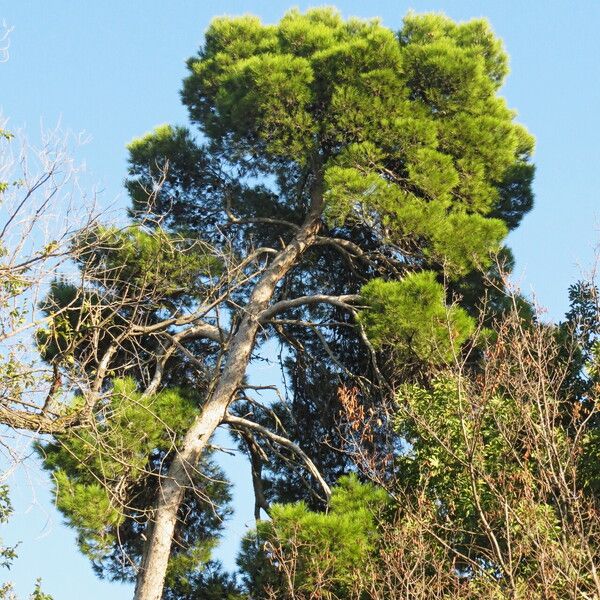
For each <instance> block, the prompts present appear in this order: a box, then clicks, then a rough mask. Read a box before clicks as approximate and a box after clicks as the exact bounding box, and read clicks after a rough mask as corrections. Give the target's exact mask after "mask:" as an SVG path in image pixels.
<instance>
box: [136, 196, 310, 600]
mask: <svg viewBox="0 0 600 600" xmlns="http://www.w3.org/2000/svg"><path fill="white" fill-rule="evenodd" d="M320 214H321V198H320V194H316V193H315V194H313V206H312V209H311V211H310V214H309V216H308V218H307V220H306V222H305V223H304V225H303V226H302V227H301V229H300V230H299V231H298V233H297V234H296V236H295V237H294V239H293V240H292V241H291V242H290V244H289V245H287V246H286V247H285V248H284V249H283V250H282V251H281V252H280V253H279V254H278V255H277V257H276V258H275V259H274V261H273V262H272V263H271V265H270V266H269V268H268V269H267V270H266V271H265V273H263V275H262V277H261V278H260V279H259V281H258V283H257V284H256V286H255V287H254V290H253V291H252V294H251V295H250V299H249V301H248V304H247V305H246V307H245V310H244V316H243V317H242V320H241V322H240V326H239V328H238V330H237V332H236V333H235V335H234V336H233V338H232V340H231V344H230V348H229V351H228V354H227V359H226V362H225V365H224V367H223V371H222V372H221V375H220V377H219V381H218V383H217V385H216V387H215V390H214V392H213V394H212V396H211V397H210V398H209V400H208V401H207V403H206V404H205V406H204V407H203V409H202V413H201V414H200V415H199V416H198V417H197V418H196V420H195V421H194V423H193V424H192V426H191V427H190V429H189V430H188V432H187V433H186V435H185V438H184V440H183V443H182V444H181V447H180V448H179V452H178V453H177V455H176V456H175V458H174V460H173V462H172V464H171V467H170V468H169V472H168V474H167V476H166V477H165V478H164V479H162V480H161V484H160V487H159V492H158V498H157V502H156V509H155V511H154V519H153V522H152V524H151V526H150V527H148V528H147V532H146V536H147V537H146V542H145V544H144V556H143V559H142V563H141V565H140V571H139V573H138V578H137V584H136V589H135V595H134V600H160V598H161V597H162V593H163V587H164V581H165V575H166V571H167V564H168V562H169V556H170V553H171V541H172V539H173V532H174V529H175V524H176V521H177V512H178V510H179V506H180V505H181V502H182V500H183V495H184V492H185V489H186V486H188V485H189V483H190V476H191V473H192V472H193V471H194V469H195V468H196V465H197V464H198V460H199V458H200V456H201V455H202V452H203V451H204V449H205V448H206V445H207V444H208V442H209V440H210V438H211V436H212V434H213V433H214V431H215V429H216V428H217V427H218V426H219V425H220V424H221V423H222V421H223V419H224V417H225V413H226V411H227V407H228V406H229V404H230V403H231V401H232V400H233V398H234V397H235V393H236V392H237V390H238V389H239V387H240V386H241V385H242V384H243V379H244V375H245V374H246V369H247V367H248V363H249V361H250V356H251V354H252V349H253V347H254V341H255V338H256V333H257V331H258V328H259V326H260V320H259V319H260V315H261V313H262V312H263V311H264V310H265V309H266V308H267V307H268V306H269V303H270V302H271V299H272V297H273V293H274V291H275V288H276V286H277V283H278V282H279V281H280V280H281V279H282V278H283V277H284V276H285V275H286V273H288V271H289V270H290V269H291V268H292V267H293V266H294V264H296V261H297V259H298V257H299V256H300V255H301V254H302V252H304V250H305V249H306V248H307V247H308V246H309V245H310V244H311V242H312V241H313V240H314V237H315V235H316V234H317V232H318V228H319V222H320Z"/></svg>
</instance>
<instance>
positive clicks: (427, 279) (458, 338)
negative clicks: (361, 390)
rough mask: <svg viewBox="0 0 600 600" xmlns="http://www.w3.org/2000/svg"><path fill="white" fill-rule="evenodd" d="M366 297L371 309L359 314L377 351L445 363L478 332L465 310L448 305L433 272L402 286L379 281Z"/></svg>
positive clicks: (411, 278) (407, 280)
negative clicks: (387, 350) (395, 351)
mask: <svg viewBox="0 0 600 600" xmlns="http://www.w3.org/2000/svg"><path fill="white" fill-rule="evenodd" d="M361 294H362V296H363V298H364V301H365V303H366V304H367V305H368V307H369V308H367V309H364V310H363V311H362V312H361V313H360V322H361V323H362V325H363V326H364V328H365V330H366V333H367V336H368V338H369V339H370V340H371V342H372V343H373V345H374V346H375V347H376V348H381V347H382V346H384V345H386V346H391V347H394V348H396V349H398V350H399V351H400V352H402V353H405V354H406V353H408V354H414V355H416V356H417V357H418V358H419V359H421V360H423V361H426V362H440V361H442V362H443V361H448V360H451V359H452V357H453V355H454V353H456V352H458V351H459V350H460V347H461V345H462V344H463V343H464V342H465V341H466V339H467V338H468V337H469V335H471V333H472V332H473V329H474V321H473V319H471V317H469V316H468V315H467V313H466V312H465V311H464V310H463V309H462V308H460V307H458V306H447V305H446V302H445V292H444V288H443V286H442V285H441V284H439V283H437V281H436V279H435V274H434V273H432V272H429V271H424V272H421V273H415V274H411V275H407V276H406V277H405V278H404V279H403V280H401V281H383V280H381V279H374V280H372V281H370V282H369V283H368V284H366V285H365V286H363V288H362V290H361Z"/></svg>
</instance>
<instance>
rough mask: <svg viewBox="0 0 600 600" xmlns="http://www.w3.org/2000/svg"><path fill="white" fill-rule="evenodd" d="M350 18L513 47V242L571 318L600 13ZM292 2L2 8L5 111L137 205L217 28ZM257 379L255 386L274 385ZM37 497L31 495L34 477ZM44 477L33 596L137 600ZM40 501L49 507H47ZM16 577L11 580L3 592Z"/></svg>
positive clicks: (529, 278) (599, 78)
mask: <svg viewBox="0 0 600 600" xmlns="http://www.w3.org/2000/svg"><path fill="white" fill-rule="evenodd" d="M336 4H337V6H338V8H340V10H341V11H342V13H343V14H344V16H351V15H354V16H363V17H372V16H379V17H381V18H382V20H383V22H384V24H385V25H387V26H389V27H391V28H393V29H397V28H399V26H400V23H401V19H402V16H403V15H404V14H405V13H406V12H407V11H408V10H409V9H411V8H412V9H414V10H415V11H417V12H426V11H442V12H445V13H446V14H448V15H449V16H451V17H453V18H455V19H458V20H465V19H469V18H472V17H480V16H485V17H487V18H488V19H489V20H490V21H491V23H492V26H493V28H494V30H495V31H496V33H497V34H498V35H499V36H500V37H501V38H503V40H504V42H505V45H506V48H507V49H508V52H509V54H510V56H511V68H512V72H511V75H510V77H509V79H508V82H507V84H506V86H505V88H504V89H503V94H504V95H505V96H506V97H507V99H508V102H509V105H510V106H512V107H514V108H515V109H517V111H518V113H519V120H520V121H521V122H522V123H524V124H525V125H526V126H527V127H528V128H529V130H530V131H531V132H532V133H533V134H534V135H535V136H536V138H537V151H536V155H535V162H536V164H537V168H538V171H537V178H536V182H535V192H536V205H535V207H534V210H533V211H532V213H531V214H530V215H529V216H528V217H526V218H525V220H524V221H523V224H522V225H521V227H520V229H519V230H518V231H517V232H516V233H514V234H513V235H512V236H511V238H510V245H511V246H512V248H513V250H514V252H515V255H516V258H517V270H516V279H517V280H520V281H521V282H522V287H523V289H524V291H526V292H531V290H535V293H536V297H537V299H538V301H539V302H540V304H541V305H543V306H546V307H547V308H548V310H549V316H550V317H552V318H560V316H561V315H562V313H563V312H564V310H565V308H566V305H567V301H566V290H567V287H568V285H569V284H570V283H572V282H573V281H574V280H575V279H577V277H578V275H579V273H580V269H581V268H584V269H585V268H589V267H591V266H592V257H593V247H594V246H595V244H596V243H597V241H598V239H599V236H598V232H597V226H598V218H599V210H598V208H597V207H598V206H599V203H598V198H599V196H600V144H599V143H598V136H599V134H600V61H599V57H600V36H599V35H598V31H600V2H598V0H577V1H576V2H572V1H569V0H562V1H560V0H528V1H520V2H517V1H515V0H512V1H510V0H488V1H475V0H471V1H468V0H447V1H444V0H437V1H436V0H431V1H414V0H413V1H410V2H403V1H400V0H390V1H383V0H382V1H376V0H373V1H371V2H363V1H345V0H344V1H342V0H340V1H338V2H337V3H336ZM294 5H296V6H299V7H300V8H301V9H305V8H307V7H308V6H314V5H317V4H315V3H306V2H300V3H298V2H296V3H294V2H293V1H290V3H288V2H282V1H280V0H254V1H241V0H238V1H234V0H221V1H220V2H209V1H206V0H195V1H192V0H171V1H170V2H165V1H164V0H163V1H158V0H102V1H96V2H91V1H87V2H85V1H77V0H62V1H55V2H48V1H47V0H0V23H1V22H2V19H5V20H6V22H7V23H8V24H9V25H12V26H14V31H13V32H12V34H11V36H10V41H11V45H10V60H9V61H8V62H7V63H0V109H1V111H2V114H3V115H4V116H6V117H9V118H10V125H11V127H12V128H16V127H21V126H26V127H27V131H28V135H29V137H31V138H33V139H35V137H36V135H37V133H38V131H39V124H40V119H43V121H44V123H45V124H46V125H54V124H55V123H56V122H57V121H58V119H61V121H62V125H63V127H65V128H68V129H71V130H73V131H75V132H80V131H83V130H85V131H86V132H88V133H89V134H90V135H91V142H90V143H89V144H88V145H87V146H85V147H84V148H82V149H81V150H80V151H78V154H79V157H80V158H83V159H85V161H86V163H87V173H88V176H87V180H88V181H91V182H97V183H98V184H99V187H100V189H101V190H103V191H102V194H101V201H102V203H103V204H109V203H110V202H112V201H113V200H115V199H116V198H118V197H119V195H121V196H120V200H118V201H119V202H120V203H121V204H125V202H126V200H125V199H124V198H123V196H122V191H121V182H122V180H123V177H124V175H125V161H126V151H125V144H126V143H127V142H128V141H129V140H131V139H132V138H134V137H136V136H138V135H140V134H142V133H144V132H145V131H148V130H149V129H151V128H152V127H154V126H155V125H157V124H159V123H164V122H171V123H185V121H186V115H185V111H184V110H183V108H182V107H181V105H180V102H179V89H180V84H181V79H182V77H183V76H184V74H185V67H184V61H185V59H186V58H187V57H188V56H190V55H191V54H192V53H194V52H195V51H196V49H197V47H198V46H199V44H200V43H201V41H202V35H203V32H204V30H205V29H206V27H207V25H208V23H209V21H210V19H211V18H212V17H214V16H217V15H222V14H232V15H234V14H242V13H254V14H257V15H259V16H261V17H262V18H263V20H264V21H265V22H274V21H276V20H277V19H279V17H280V16H281V15H282V14H283V13H284V12H285V10H287V9H288V8H290V7H291V6H294ZM266 376H267V374H259V373H256V374H255V377H260V378H261V379H262V378H263V377H265V378H266ZM231 473H232V474H233V477H234V479H235V480H237V481H238V482H239V485H238V492H237V494H236V504H237V505H238V506H239V507H240V509H242V510H240V512H241V517H240V518H239V519H238V520H237V521H236V522H235V524H234V526H233V528H232V534H231V536H230V539H228V541H227V542H226V543H225V544H224V546H223V548H222V550H221V553H222V556H223V558H224V559H226V561H227V562H228V563H229V564H232V557H233V556H234V554H235V542H234V540H235V539H237V537H238V536H239V534H240V533H241V532H243V530H244V524H245V522H246V521H247V519H248V513H249V510H248V508H249V507H248V505H249V503H250V500H249V497H250V494H251V492H250V490H249V488H248V487H247V486H248V485H249V484H248V478H247V473H246V470H243V469H242V468H241V467H240V466H239V465H237V466H234V467H231ZM29 476H30V477H31V478H32V479H33V480H35V485H33V486H30V485H29V484H28V477H29ZM45 487H46V483H45V481H44V479H43V475H42V474H40V473H39V472H38V471H36V469H35V468H34V467H33V466H32V467H31V469H30V470H29V472H28V473H25V472H23V471H22V472H21V473H20V475H19V476H18V477H17V479H16V481H15V485H14V492H13V499H14V501H15V504H16V508H17V515H16V517H15V519H14V520H13V521H12V523H11V524H10V525H9V526H8V527H7V528H5V533H4V536H5V537H7V538H10V539H11V540H16V539H21V540H23V544H22V546H21V551H20V554H21V558H20V559H19V560H18V561H17V563H16V565H15V568H14V570H13V573H12V578H13V579H14V580H15V581H16V582H17V586H18V590H19V591H20V593H21V594H23V596H25V593H26V592H28V591H29V590H30V589H31V587H32V583H33V580H34V578H35V577H36V576H38V575H40V576H42V577H43V579H44V581H45V588H46V589H47V591H48V592H50V593H52V594H54V595H55V598H56V600H75V599H77V600H79V599H81V598H86V599H88V600H95V599H101V598H102V599H103V598H106V597H109V596H110V597H111V598H112V599H113V600H119V599H120V598H124V599H125V598H129V597H130V595H131V592H130V590H129V589H128V588H126V587H124V586H119V585H115V584H108V583H102V582H98V581H97V580H95V578H94V576H93V574H92V571H91V569H90V567H89V565H88V564H87V562H86V561H85V560H84V559H83V558H82V557H80V556H79V555H78V554H77V552H76V550H75V545H74V535H73V532H71V531H69V530H67V529H66V528H64V527H63V526H61V525H60V516H59V515H58V514H57V513H56V511H54V509H53V508H52V506H51V504H50V501H49V498H48V495H47V493H45V492H44V490H45ZM34 494H35V496H34ZM3 576H4V572H0V582H1V581H2V578H3Z"/></svg>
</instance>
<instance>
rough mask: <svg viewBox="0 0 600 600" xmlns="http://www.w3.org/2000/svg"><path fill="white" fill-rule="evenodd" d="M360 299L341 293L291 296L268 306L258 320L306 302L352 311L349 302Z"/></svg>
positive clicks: (266, 318) (264, 319)
mask: <svg viewBox="0 0 600 600" xmlns="http://www.w3.org/2000/svg"><path fill="white" fill-rule="evenodd" d="M360 299H361V296H360V295H359V294H343V295H341V296H328V295H326V294H314V295H312V296H299V297H298V298H292V299H291V300H280V301H279V302H276V303H275V304H273V305H271V306H269V307H268V308H267V309H265V310H264V311H263V312H262V313H261V315H260V321H261V322H262V321H266V320H268V319H270V318H271V317H272V316H273V315H276V314H277V313H279V312H281V311H284V310H288V309H290V308H296V307H297V306H304V305H307V304H321V303H323V304H331V305H332V306H337V307H338V308H342V309H344V310H350V311H353V310H354V308H353V307H352V306H350V303H351V302H358V301H360Z"/></svg>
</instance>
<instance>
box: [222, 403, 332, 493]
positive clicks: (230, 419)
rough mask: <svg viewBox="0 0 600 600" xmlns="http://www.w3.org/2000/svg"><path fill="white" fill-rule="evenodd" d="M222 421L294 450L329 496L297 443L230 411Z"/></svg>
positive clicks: (328, 491) (310, 461)
mask: <svg viewBox="0 0 600 600" xmlns="http://www.w3.org/2000/svg"><path fill="white" fill-rule="evenodd" d="M223 422H224V423H227V424H228V425H231V426H232V427H234V428H238V429H245V430H246V431H255V432H256V433H258V434H260V435H262V436H264V437H266V438H267V439H269V440H271V441H273V442H275V443H276V444H279V445H280V446H284V447H285V448H287V449H288V450H291V451H292V452H294V454H296V455H298V456H299V457H300V458H301V459H302V460H303V461H304V464H305V465H306V468H307V469H308V471H309V472H310V474H311V475H312V476H313V477H314V478H315V479H316V480H317V481H318V482H319V485H320V486H321V487H322V488H323V491H324V492H325V496H326V497H327V498H329V497H330V496H331V488H330V487H329V485H327V482H326V481H325V480H324V479H323V477H322V475H321V473H319V470H318V469H317V467H316V466H315V463H313V461H312V460H311V459H310V458H309V457H308V455H307V454H306V452H304V450H302V448H300V446H298V444H295V443H294V442H292V441H291V440H289V439H287V438H284V437H282V436H280V435H277V434H276V433H273V432H272V431H271V430H270V429H267V428H266V427H263V426H262V425H259V424H258V423H255V422H254V421H248V420H247V419H243V418H242V417H236V416H235V415H232V414H230V413H227V414H226V415H225V418H224V419H223Z"/></svg>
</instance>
